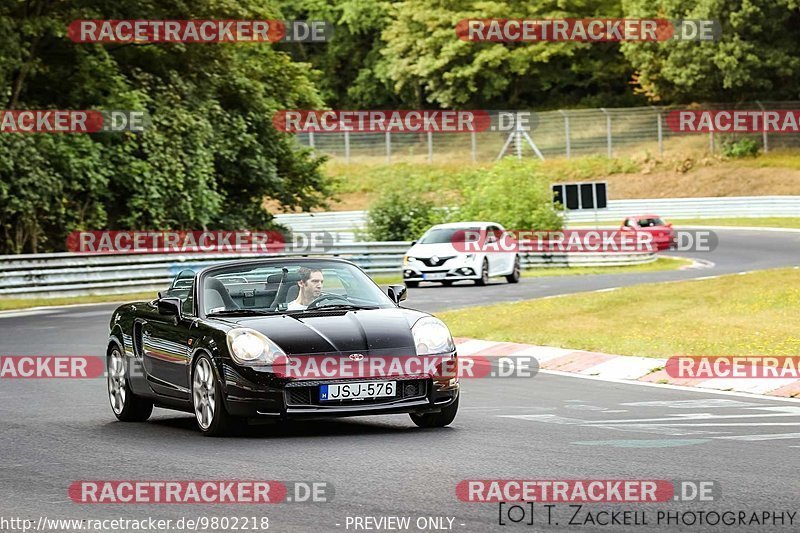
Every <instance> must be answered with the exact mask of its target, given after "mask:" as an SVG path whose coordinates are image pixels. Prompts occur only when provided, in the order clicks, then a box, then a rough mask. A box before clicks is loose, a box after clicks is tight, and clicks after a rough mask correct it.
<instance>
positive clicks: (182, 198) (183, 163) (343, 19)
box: [0, 0, 800, 253]
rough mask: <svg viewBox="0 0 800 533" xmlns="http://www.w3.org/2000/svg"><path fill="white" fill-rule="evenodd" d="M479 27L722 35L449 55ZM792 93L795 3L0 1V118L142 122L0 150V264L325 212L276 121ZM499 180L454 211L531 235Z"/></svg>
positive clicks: (312, 174)
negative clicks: (194, 25) (307, 37)
mask: <svg viewBox="0 0 800 533" xmlns="http://www.w3.org/2000/svg"><path fill="white" fill-rule="evenodd" d="M487 17H496V18H561V17H578V18H580V17H602V18H617V17H648V18H652V17H665V18H672V19H682V18H712V19H717V20H719V22H720V24H721V27H722V36H721V38H720V39H719V40H718V41H716V42H678V41H669V42H655V43H622V44H620V43H579V42H543V43H474V42H468V41H462V40H459V39H458V38H457V37H456V34H455V25H456V23H457V22H458V21H460V20H462V19H465V18H487ZM86 18H91V19H205V18H208V19H213V18H216V19H269V18H283V19H321V20H326V21H329V22H331V23H333V25H334V28H335V29H334V33H333V39H332V41H331V42H329V43H327V44H319V43H314V44H310V43H306V44H287V43H280V44H274V45H273V44H255V43H243V44H220V45H213V44H124V45H120V44H76V43H74V42H72V41H70V40H69V39H68V38H67V37H66V30H67V26H68V24H69V23H70V22H71V21H73V20H76V19H86ZM799 77H800V8H799V7H798V0H692V1H690V0H658V1H657V2H652V1H648V0H543V1H540V2H530V1H527V0H376V1H373V0H241V1H240V0H188V1H186V0H135V1H131V2H112V1H109V0H61V1H56V0H25V1H20V0H0V100H2V104H0V108H2V109H127V110H145V111H147V112H148V113H149V115H150V116H151V117H152V127H151V128H150V129H148V130H147V131H146V132H144V133H141V134H133V133H119V134H92V135H72V134H60V135H46V134H2V135H0V253H9V252H10V253H20V252H35V251H49V250H59V249H63V243H64V237H65V235H66V233H68V232H69V231H72V230H75V229H84V228H92V229H96V228H110V229H127V228H132V229H156V228H158V229H166V228H176V229H200V228H211V229H215V228H216V229H223V228H225V229H234V228H240V227H251V228H256V227H260V228H263V227H266V226H268V225H269V224H270V220H271V216H270V214H269V213H268V212H267V211H266V210H265V209H264V207H263V206H264V205H265V200H272V201H271V202H270V203H269V205H283V206H284V207H289V208H297V209H301V210H307V209H310V208H311V207H315V206H320V205H324V204H325V199H326V198H327V197H328V196H329V195H330V187H329V183H328V180H327V179H326V178H325V177H324V176H323V174H322V173H321V171H320V164H321V159H319V158H314V157H313V156H312V155H311V154H310V153H308V152H307V151H305V150H303V149H301V148H300V147H299V145H298V144H297V143H296V142H294V140H293V139H292V137H291V136H290V135H285V134H281V133H278V132H277V131H275V129H274V127H273V125H272V123H271V118H272V115H273V114H274V112H275V111H276V110H279V109H298V108H305V109H308V108H320V107H324V106H327V107H331V108H340V109H348V108H349V109H356V108H362V109H365V108H372V109H378V108H394V109H402V108H406V109H408V108H420V107H422V108H462V109H464V108H483V109H509V108H533V109H547V108H556V107H567V106H584V107H590V106H591V107H597V106H619V105H644V104H649V103H651V102H658V103H662V104H673V103H691V102H697V101H724V102H733V103H736V102H738V101H743V100H754V99H761V100H765V101H766V100H770V99H773V100H777V99H796V98H797V97H798V81H800V79H798V78H799ZM740 149H741V147H740V148H738V149H737V150H740ZM737 153H738V152H737ZM497 172H499V173H500V174H498V176H497V177H498V181H497V182H496V183H488V182H486V183H484V184H483V185H481V187H483V188H482V189H479V188H476V189H474V192H472V193H470V192H469V191H470V189H469V188H468V187H464V188H463V191H465V192H464V194H463V197H462V198H461V200H462V203H463V205H462V209H463V210H464V211H463V212H464V213H468V214H469V216H470V217H483V216H484V213H486V214H491V213H504V216H508V217H509V222H511V225H528V224H533V223H536V224H542V223H547V222H548V220H549V218H548V217H549V216H550V215H549V214H547V213H544V214H542V215H541V216H542V217H544V218H538V217H539V216H540V215H538V214H536V213H538V211H536V209H537V208H536V206H537V205H538V203H539V199H540V198H539V195H540V193H539V192H537V191H538V189H535V188H534V189H532V190H531V192H530V193H531V194H532V195H533V196H532V198H531V200H530V201H531V202H533V203H532V204H530V205H529V204H526V203H525V202H526V201H527V199H526V200H522V201H521V202H520V203H519V209H516V208H515V209H512V210H511V211H505V210H504V209H502V207H503V204H502V202H500V203H498V202H497V201H496V199H497V198H503V197H505V196H506V195H507V194H508V193H509V192H513V190H514V186H515V185H516V183H515V182H514V180H513V179H512V180H510V181H505V178H504V176H506V175H513V174H514V171H513V169H510V168H504V169H501V170H498V171H497ZM465 176H466V175H465ZM520 179H522V178H520ZM523 183H524V181H523ZM408 201H410V200H408V199H407V200H406V203H404V204H401V206H402V205H405V206H408ZM417 203H419V204H420V205H423V206H424V201H421V202H417ZM529 209H533V211H526V210H529ZM423 211H424V209H423ZM419 212H422V211H419ZM526 213H527V214H526ZM420 216H422V215H420ZM422 217H423V218H424V216H422ZM526 217H528V218H526ZM531 217H533V218H531ZM491 218H495V217H491ZM407 231H412V230H411V229H407ZM414 231H416V230H414ZM400 233H402V234H403V235H405V234H406V231H405V230H404V231H403V232H400Z"/></svg>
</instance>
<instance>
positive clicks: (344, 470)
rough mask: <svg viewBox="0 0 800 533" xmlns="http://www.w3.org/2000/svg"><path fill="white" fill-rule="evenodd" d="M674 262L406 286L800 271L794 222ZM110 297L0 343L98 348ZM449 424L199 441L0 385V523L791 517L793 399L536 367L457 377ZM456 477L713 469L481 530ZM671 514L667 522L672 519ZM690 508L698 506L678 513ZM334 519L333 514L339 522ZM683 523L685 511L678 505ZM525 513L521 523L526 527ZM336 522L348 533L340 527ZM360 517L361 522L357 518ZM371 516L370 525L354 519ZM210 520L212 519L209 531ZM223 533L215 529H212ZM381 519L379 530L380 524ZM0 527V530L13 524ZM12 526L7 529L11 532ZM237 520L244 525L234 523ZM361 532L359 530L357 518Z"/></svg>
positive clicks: (457, 297)
mask: <svg viewBox="0 0 800 533" xmlns="http://www.w3.org/2000/svg"><path fill="white" fill-rule="evenodd" d="M677 255H682V256H687V257H693V258H695V259H703V260H707V261H713V263H714V265H713V266H712V267H709V268H701V269H687V270H681V271H669V272H654V273H642V274H632V275H602V276H573V277H561V278H527V279H525V278H523V280H522V282H521V283H520V284H518V285H509V284H506V283H505V282H504V281H494V282H493V283H492V284H491V285H490V286H488V287H485V288H481V287H473V286H471V285H466V284H465V285H460V284H459V285H455V286H453V287H449V288H443V287H438V286H437V287H435V288H433V287H432V288H426V287H424V286H423V287H421V288H419V289H413V290H411V291H409V300H408V302H407V305H408V306H409V307H416V308H420V309H424V310H428V311H438V310H442V309H447V308H458V307H465V306H469V305H480V304H486V303H491V302H498V301H515V300H523V299H529V298H535V297H541V296H548V295H555V294H562V293H570V292H579V291H586V290H599V289H604V288H610V287H620V286H624V285H632V284H638V283H647V282H656V281H667V280H679V279H689V278H697V277H704V276H713V275H718V274H726V273H733V272H744V271H751V270H757V269H765V268H774V267H782V266H794V265H800V232H798V233H788V232H786V233H778V232H763V231H741V230H725V231H721V232H720V244H719V247H718V249H717V250H715V251H714V252H713V253H694V254H690V253H685V252H684V253H679V254H677ZM113 307H114V305H113V304H103V305H91V306H80V307H73V308H62V309H43V310H32V311H21V312H14V313H6V314H0V354H3V355H48V354H58V355H102V354H103V353H104V350H105V345H106V335H107V331H108V330H107V325H108V318H109V316H110V312H111V310H112V309H113ZM462 383H463V389H462V390H463V396H462V403H461V410H460V412H459V415H458V417H457V418H456V420H455V422H454V423H453V425H452V426H451V427H449V428H444V429H437V430H423V429H419V428H416V426H414V425H413V424H412V423H411V421H410V420H409V419H408V417H407V416H406V415H393V416H384V417H364V418H352V419H342V420H338V421H324V422H311V423H305V424H300V423H292V424H285V425H280V426H258V427H252V428H250V429H249V430H248V431H247V433H246V434H245V435H244V436H242V437H238V438H232V439H211V438H204V437H202V436H201V435H199V433H198V432H197V431H196V430H195V429H194V419H193V418H192V416H191V415H189V414H183V413H177V412H172V411H166V410H161V409H156V410H155V411H154V414H153V417H152V418H151V419H150V421H149V422H146V423H141V424H124V423H120V422H117V421H116V419H115V418H114V416H113V414H112V412H111V409H110V407H109V405H108V399H107V392H106V384H105V380H100V379H94V380H47V379H41V380H24V379H20V380H13V379H4V380H1V381H0V423H1V424H2V432H0V450H2V457H3V461H2V463H0V516H2V517H3V518H6V519H7V518H11V517H16V518H21V519H30V520H33V521H34V523H36V522H37V521H38V520H39V518H40V517H47V518H49V519H69V518H74V519H102V518H127V519H134V518H135V519H145V518H148V517H153V518H157V519H172V520H173V521H175V520H177V519H180V518H198V517H203V516H206V517H209V516H217V517H222V516H227V517H235V516H238V517H245V516H246V517H252V516H256V517H259V518H260V517H264V516H267V517H269V525H270V530H274V531H321V532H328V531H356V530H360V531H364V530H367V529H365V528H360V529H355V528H354V526H353V519H354V518H353V517H376V518H380V517H387V516H397V517H411V527H410V529H408V530H407V531H420V530H433V529H434V528H433V526H430V525H428V527H425V528H422V529H418V528H417V526H416V520H417V518H418V517H445V519H444V522H443V523H444V526H443V527H444V528H445V529H441V530H447V525H448V523H449V522H448V520H447V519H446V518H451V519H453V521H452V525H451V529H450V530H454V531H470V532H471V531H478V532H480V531H487V530H498V531H550V530H553V531H565V530H576V529H578V530H583V531H595V530H601V531H620V530H630V531H642V530H643V529H645V530H655V529H656V528H658V529H662V528H669V529H671V530H678V529H680V530H684V531H731V530H733V529H734V528H736V529H740V528H741V529H747V530H750V531H773V530H781V531H791V530H795V531H796V530H797V529H798V524H800V512H798V511H800V490H799V488H800V483H799V482H798V472H800V459H798V452H800V401H797V400H777V399H766V398H764V399H762V398H758V397H749V396H744V395H733V394H714V393H708V392H695V391H686V390H680V389H676V388H667V387H660V386H644V385H634V384H623V383H615V382H606V381H599V380H595V379H583V378H576V377H567V376H562V375H555V374H545V373H541V374H539V375H537V376H536V377H535V378H513V379H508V378H507V379H502V380H500V379H494V380H492V379H484V380H473V381H469V380H466V381H464V382H462ZM207 479H216V480H236V479H258V480H280V481H324V482H327V483H329V484H331V485H332V486H333V489H334V496H333V499H332V501H330V502H327V503H282V504H278V505H261V506H256V505H142V504H136V505H124V504H118V505H80V504H76V503H73V502H72V501H71V500H70V498H69V496H68V493H67V488H68V487H69V485H70V484H72V483H73V482H75V481H78V480H207ZM467 479H643V480H647V479H666V480H709V481H711V480H713V481H715V482H717V483H718V486H719V488H720V489H721V496H720V498H719V499H718V500H717V501H713V502H671V503H665V504H653V503H649V504H622V505H616V506H606V505H605V504H587V505H584V506H583V508H582V509H581V510H580V511H579V512H578V516H577V517H576V518H574V519H573V524H572V525H570V524H569V522H570V518H571V517H572V515H573V512H574V511H575V510H576V509H574V508H570V506H569V505H568V504H557V505H556V506H555V507H554V508H553V509H552V511H551V512H552V515H551V520H550V523H549V524H548V523H547V512H546V510H545V509H543V508H542V506H541V505H540V504H536V505H535V506H534V524H533V525H532V526H529V525H524V524H523V523H517V524H514V523H510V524H509V525H506V526H501V525H499V524H498V516H499V514H498V504H496V503H466V502H461V501H459V499H458V498H457V497H456V492H455V487H456V485H457V484H458V483H459V482H460V481H462V480H467ZM600 510H621V511H624V510H630V511H632V512H639V513H643V515H641V517H640V518H639V522H640V523H641V520H645V521H646V525H630V526H628V527H625V526H622V525H612V526H597V525H592V524H591V522H590V523H589V525H581V526H577V525H575V521H578V522H580V524H584V521H585V520H586V516H587V512H592V513H596V512H597V511H600ZM659 510H661V511H664V512H668V511H679V512H681V513H683V512H686V511H696V512H699V511H716V512H718V513H722V512H723V511H734V512H735V513H737V514H738V513H739V512H740V511H743V512H747V513H748V516H750V513H753V512H755V513H758V516H759V517H762V513H766V512H775V513H778V514H780V513H781V512H795V513H796V514H795V515H794V518H793V519H794V522H793V525H792V526H790V525H789V518H788V515H786V516H785V518H784V520H785V521H784V524H783V526H782V527H781V524H780V522H778V524H777V525H775V524H773V522H772V521H768V522H767V523H766V524H763V523H762V524H760V525H755V522H754V523H753V524H754V525H751V526H750V527H749V528H743V527H739V526H723V525H721V524H720V525H717V526H708V525H700V524H699V523H697V522H696V523H694V524H693V525H691V524H685V523H676V522H675V521H673V522H671V523H669V524H667V523H666V522H664V521H663V520H662V522H660V523H658V522H657V513H658V511H659ZM681 516H684V515H681ZM693 516H695V518H697V514H695V515H693ZM348 517H350V519H349V520H350V521H349V522H348ZM685 517H686V519H687V520H688V519H689V518H690V517H689V516H688V515H685ZM527 520H528V517H527V516H526V518H525V520H524V521H527ZM348 524H350V525H349V527H348ZM362 524H365V522H362ZM370 524H371V525H372V526H375V524H374V523H370ZM216 529H219V530H222V529H223V528H222V527H219V528H216ZM228 529H230V528H228ZM386 529H387V528H380V530H386ZM14 530H15V529H12V528H10V527H7V526H2V525H0V531H14ZM17 530H19V529H17ZM251 530H252V529H251ZM372 530H376V529H372Z"/></svg>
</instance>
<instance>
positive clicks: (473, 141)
mask: <svg viewBox="0 0 800 533" xmlns="http://www.w3.org/2000/svg"><path fill="white" fill-rule="evenodd" d="M469 136H470V144H471V145H472V146H471V152H472V162H473V163H475V162H476V161H477V160H478V137H477V136H476V135H475V132H474V131H471V132H470V134H469Z"/></svg>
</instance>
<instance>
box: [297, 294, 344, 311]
mask: <svg viewBox="0 0 800 533" xmlns="http://www.w3.org/2000/svg"><path fill="white" fill-rule="evenodd" d="M325 300H341V301H343V302H345V303H347V304H349V303H350V300H348V299H347V298H345V297H344V296H340V295H338V294H321V295H319V296H317V297H316V298H315V299H314V300H312V301H311V303H309V304H308V306H307V307H306V309H316V308H318V307H320V305H319V304H320V302H324V301H325Z"/></svg>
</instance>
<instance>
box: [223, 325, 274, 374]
mask: <svg viewBox="0 0 800 533" xmlns="http://www.w3.org/2000/svg"><path fill="white" fill-rule="evenodd" d="M227 337H228V350H229V351H230V353H231V357H233V359H234V361H236V362H237V363H239V364H242V365H247V366H260V365H271V364H272V363H273V362H274V361H275V358H276V357H278V356H280V355H283V356H285V355H286V353H285V352H284V351H283V350H281V349H280V347H279V346H278V345H277V344H275V343H274V342H272V341H271V340H269V338H267V337H266V336H265V335H263V334H261V333H259V332H257V331H256V330H254V329H250V328H234V329H232V330H230V331H229V332H228V335H227Z"/></svg>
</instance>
